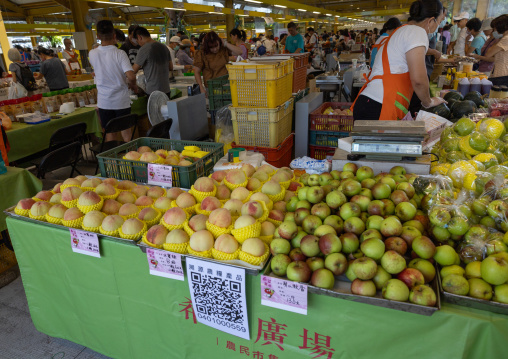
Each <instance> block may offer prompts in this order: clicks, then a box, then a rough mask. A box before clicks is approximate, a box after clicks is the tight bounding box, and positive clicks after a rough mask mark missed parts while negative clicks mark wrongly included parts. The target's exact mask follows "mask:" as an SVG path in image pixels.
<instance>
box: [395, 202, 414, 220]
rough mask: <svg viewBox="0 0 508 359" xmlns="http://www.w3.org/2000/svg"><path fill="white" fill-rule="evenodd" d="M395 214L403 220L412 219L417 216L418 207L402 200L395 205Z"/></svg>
mask: <svg viewBox="0 0 508 359" xmlns="http://www.w3.org/2000/svg"><path fill="white" fill-rule="evenodd" d="M395 215H396V216H397V217H399V219H400V220H401V221H402V222H407V221H410V220H412V219H413V218H414V217H415V216H416V207H415V206H414V205H413V204H411V203H409V202H401V203H399V204H398V205H397V207H395Z"/></svg>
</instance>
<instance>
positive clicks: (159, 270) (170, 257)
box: [146, 248, 185, 281]
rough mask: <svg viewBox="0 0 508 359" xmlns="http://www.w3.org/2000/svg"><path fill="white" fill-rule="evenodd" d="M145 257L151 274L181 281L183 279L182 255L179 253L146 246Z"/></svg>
mask: <svg viewBox="0 0 508 359" xmlns="http://www.w3.org/2000/svg"><path fill="white" fill-rule="evenodd" d="M146 258H147V260H148V268H150V274H151V275H156V276H159V277H165V278H170V279H176V280H181V281H183V280H185V277H184V275H183V268H182V256H181V255H180V254H179V253H173V252H168V251H163V250H160V249H155V248H147V249H146Z"/></svg>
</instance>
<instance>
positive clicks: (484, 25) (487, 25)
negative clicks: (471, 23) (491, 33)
mask: <svg viewBox="0 0 508 359" xmlns="http://www.w3.org/2000/svg"><path fill="white" fill-rule="evenodd" d="M492 20H494V18H493V17H489V18H488V19H485V20H483V22H482V27H481V29H480V31H486V30H487V31H488V30H492V26H490V24H491V23H492Z"/></svg>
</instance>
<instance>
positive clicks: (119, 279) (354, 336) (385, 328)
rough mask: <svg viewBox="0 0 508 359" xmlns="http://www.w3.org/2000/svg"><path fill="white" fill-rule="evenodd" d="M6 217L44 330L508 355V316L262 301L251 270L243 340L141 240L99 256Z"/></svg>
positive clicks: (262, 346)
mask: <svg viewBox="0 0 508 359" xmlns="http://www.w3.org/2000/svg"><path fill="white" fill-rule="evenodd" d="M7 224H8V227H9V233H10V235H11V238H12V241H13V245H14V249H15V252H16V257H17V259H18V263H19V266H20V270H21V275H22V279H23V285H24V287H25V291H26V295H27V299H28V305H29V308H30V314H31V316H32V320H33V323H34V324H35V327H36V328H37V330H39V331H41V332H43V333H45V334H48V335H51V336H55V337H60V338H64V339H68V340H71V341H73V342H76V343H79V344H82V345H85V346H87V347H90V348H91V349H93V350H96V351H98V352H101V353H103V354H105V355H108V356H111V357H115V358H122V359H127V358H244V357H251V356H252V357H253V358H264V359H274V358H279V359H282V358H291V359H294V358H311V357H312V358H315V357H317V355H318V354H323V351H324V352H325V353H324V354H323V356H322V358H328V357H330V356H328V354H327V352H330V353H333V357H334V358H339V357H340V358H354V359H359V358H373V357H375V358H378V359H380V358H387V359H388V358H389V359H392V358H411V357H417V358H419V359H422V358H436V357H438V358H447V359H453V358H457V359H458V358H461V359H462V358H505V357H506V356H505V355H506V350H505V345H506V341H507V339H508V316H503V315H497V314H492V313H490V312H486V311H480V310H474V309H468V308H463V307H459V306H455V305H449V304H444V305H443V308H442V310H441V311H439V312H437V313H435V314H434V315H433V316H431V317H425V316H420V315H417V314H411V313H405V312H400V311H397V310H392V309H387V308H380V307H375V306H370V305H367V304H362V303H355V302H350V301H346V300H341V299H337V298H331V297H327V296H320V295H315V294H309V310H308V315H307V316H304V315H300V314H295V313H290V312H286V311H282V310H278V309H273V308H269V307H265V306H261V304H260V298H261V293H260V276H257V277H255V276H249V275H247V281H246V292H247V306H248V312H249V314H248V316H249V327H250V337H251V339H250V340H245V339H240V338H238V337H235V336H233V335H229V334H225V333H223V332H220V331H217V330H215V329H212V328H210V327H207V326H205V325H203V324H200V323H195V322H194V320H193V314H192V312H191V311H189V305H190V304H189V303H190V301H189V298H190V294H189V289H188V283H187V279H186V281H184V282H181V281H176V280H171V279H166V278H161V277H155V276H151V275H149V273H148V263H147V259H146V255H145V254H143V253H142V252H141V251H140V250H139V248H137V247H135V246H132V245H129V244H125V243H119V242H114V241H111V240H108V239H104V238H103V239H101V240H100V244H101V255H102V258H93V257H89V256H85V255H81V254H75V253H73V252H72V250H71V243H70V236H69V232H68V230H66V229H55V228H50V227H43V226H41V225H38V224H34V223H29V222H26V221H21V220H18V219H13V218H8V219H7ZM272 318H273V319H272ZM272 320H273V321H275V322H276V323H279V324H280V326H279V325H275V324H273V323H269V322H272ZM305 333H306V334H307V346H306V347H307V348H305V346H304V337H305ZM279 342H281V348H279V347H278V346H277V345H276V343H279ZM326 348H328V349H326ZM233 349H234V350H233ZM7 350H8V348H7ZM316 351H317V352H318V354H316V353H315V352H316ZM256 353H258V354H256ZM261 353H263V354H264V355H263V356H261V355H260V354H261ZM313 353H314V354H313ZM8 354H9V353H8V352H7V353H5V355H6V356H9V355H8ZM270 355H272V356H270Z"/></svg>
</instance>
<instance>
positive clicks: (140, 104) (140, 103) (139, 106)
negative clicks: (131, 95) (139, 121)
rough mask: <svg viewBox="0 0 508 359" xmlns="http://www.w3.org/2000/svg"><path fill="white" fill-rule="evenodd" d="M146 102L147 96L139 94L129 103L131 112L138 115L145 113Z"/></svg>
mask: <svg viewBox="0 0 508 359" xmlns="http://www.w3.org/2000/svg"><path fill="white" fill-rule="evenodd" d="M147 104H148V96H140V97H138V98H137V99H136V100H134V101H133V102H132V104H131V113H135V114H136V115H138V116H144V115H146V105H147Z"/></svg>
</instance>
